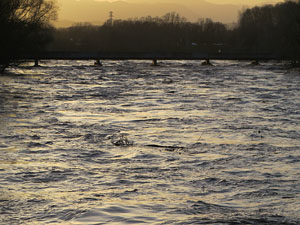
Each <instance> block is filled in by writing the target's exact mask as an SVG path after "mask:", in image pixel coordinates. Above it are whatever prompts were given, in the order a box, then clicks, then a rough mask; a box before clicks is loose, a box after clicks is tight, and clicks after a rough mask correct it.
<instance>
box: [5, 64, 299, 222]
mask: <svg viewBox="0 0 300 225" xmlns="http://www.w3.org/2000/svg"><path fill="white" fill-rule="evenodd" d="M158 63H159V66H156V67H154V66H151V65H150V64H151V62H149V61H104V62H103V64H104V66H103V67H96V66H94V65H93V61H44V62H42V63H41V65H42V66H41V67H37V68H34V67H31V66H26V65H24V66H19V67H13V68H9V69H8V71H7V72H6V73H5V74H3V75H1V76H0V85H1V90H0V130H1V132H0V224H61V225H65V224H68V225H69V224H70V225H79V224H228V225H231V224H243V225H247V224H272V225H274V224H278V225H279V224H300V216H299V215H300V97H299V96H300V71H299V70H298V69H291V68H288V67H287V66H285V65H283V64H281V63H276V62H268V63H266V62H265V63H262V64H261V65H258V66H252V65H250V63H249V62H238V61H214V62H212V63H213V66H201V62H200V61H159V62H158Z"/></svg>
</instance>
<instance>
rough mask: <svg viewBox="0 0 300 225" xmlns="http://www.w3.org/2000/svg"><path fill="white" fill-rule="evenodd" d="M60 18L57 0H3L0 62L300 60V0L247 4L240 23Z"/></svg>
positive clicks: (168, 17) (174, 15) (174, 18)
mask: <svg viewBox="0 0 300 225" xmlns="http://www.w3.org/2000/svg"><path fill="white" fill-rule="evenodd" d="M55 17H56V7H55V4H54V2H53V0H1V1H0V27H1V36H0V46H1V51H0V66H1V67H2V68H4V67H5V66H6V65H8V64H9V62H10V59H11V58H13V56H16V55H20V54H23V53H33V52H38V51H72V52H76V51H79V52H80V51H84V52H89V51H90V52H95V51H99V52H193V51H195V52H206V53H210V52H228V53H231V52H240V53H272V54H275V55H278V56H280V57H283V58H288V59H293V60H294V61H295V62H298V63H299V61H300V0H293V1H292V0H288V1H285V2H283V3H278V4H276V5H264V6H260V7H254V8H249V9H245V10H244V11H242V12H241V13H240V16H239V20H238V22H237V24H236V25H235V26H234V27H228V26H227V25H225V24H222V23H220V22H214V21H212V20H211V19H199V20H198V21H197V22H189V21H187V20H186V19H185V18H184V17H182V16H180V15H179V14H178V13H176V12H171V13H167V14H165V15H164V16H162V17H151V16H148V17H142V18H136V19H128V20H114V21H112V20H108V21H106V23H104V24H103V25H102V26H93V25H91V24H88V23H80V24H75V25H74V26H71V27H69V28H61V29H54V28H52V27H51V25H50V22H51V21H52V20H54V19H55ZM0 69H1V68H0Z"/></svg>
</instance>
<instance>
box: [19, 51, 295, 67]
mask: <svg viewBox="0 0 300 225" xmlns="http://www.w3.org/2000/svg"><path fill="white" fill-rule="evenodd" d="M14 59H15V60H34V61H35V63H36V65H37V64H38V60H96V63H98V64H99V65H101V62H100V60H152V61H153V64H154V65H156V64H157V60H205V61H206V62H207V63H209V60H251V61H256V62H258V61H265V60H290V59H289V58H284V57H281V56H277V55H275V54H269V53H225V52H224V53H223V52H216V53H199V52H171V53H163V52H40V53H35V54H23V55H20V56H17V57H14Z"/></svg>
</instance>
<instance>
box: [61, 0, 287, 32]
mask: <svg viewBox="0 0 300 225" xmlns="http://www.w3.org/2000/svg"><path fill="white" fill-rule="evenodd" d="M56 1H57V2H58V6H59V16H58V21H57V22H56V24H55V25H56V26H58V27H64V26H70V25H72V24H74V23H78V22H89V23H92V24H97V25H100V24H103V23H104V22H105V21H106V20H107V19H108V15H109V12H110V11H113V13H114V19H129V18H139V17H145V16H149V15H150V16H163V15H164V14H166V13H168V12H177V13H179V14H180V15H181V16H183V17H186V18H187V19H188V20H189V21H192V22H193V21H197V19H199V18H211V19H212V20H214V21H218V22H222V23H226V24H230V23H235V22H237V20H238V15H239V12H241V10H242V9H244V8H246V7H252V6H254V5H262V4H266V3H272V4H275V3H278V2H282V1H283V0H56Z"/></svg>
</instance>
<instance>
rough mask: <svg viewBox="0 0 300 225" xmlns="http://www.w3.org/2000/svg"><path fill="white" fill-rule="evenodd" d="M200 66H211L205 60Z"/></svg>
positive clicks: (207, 60)
mask: <svg viewBox="0 0 300 225" xmlns="http://www.w3.org/2000/svg"><path fill="white" fill-rule="evenodd" d="M201 65H202V66H212V64H211V62H210V61H209V59H206V60H205V61H204V62H202V63H201Z"/></svg>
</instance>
